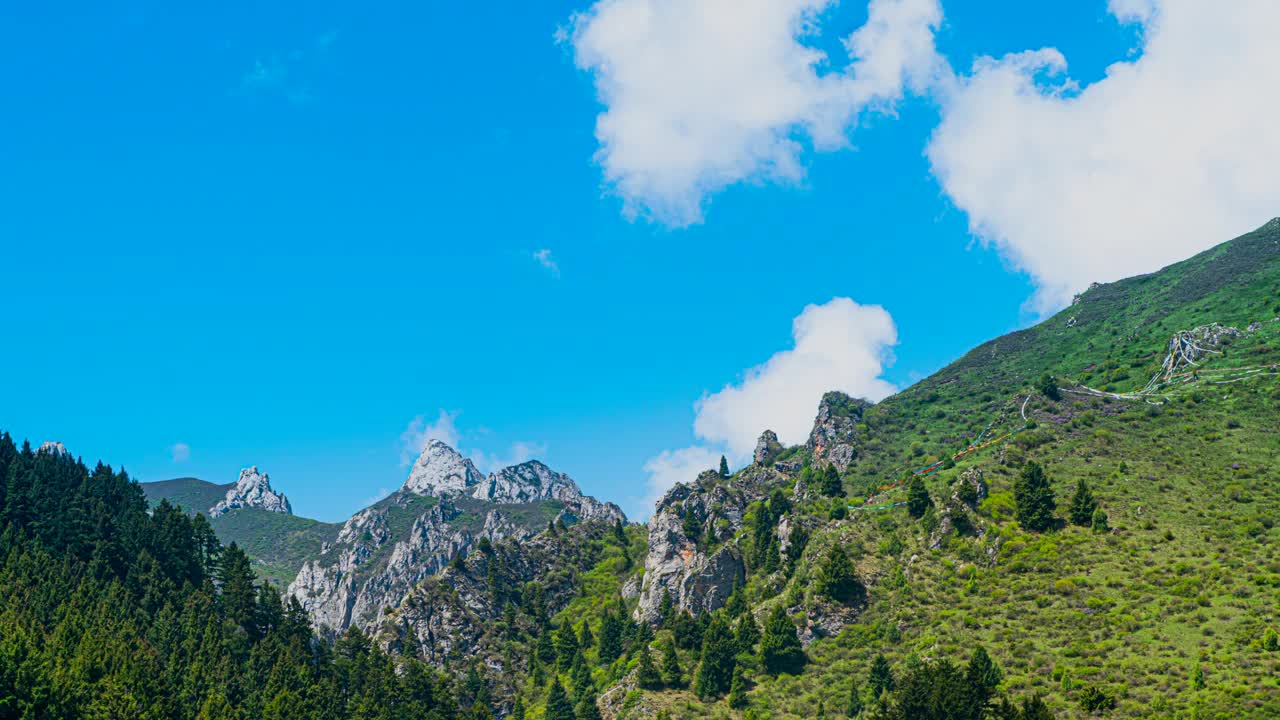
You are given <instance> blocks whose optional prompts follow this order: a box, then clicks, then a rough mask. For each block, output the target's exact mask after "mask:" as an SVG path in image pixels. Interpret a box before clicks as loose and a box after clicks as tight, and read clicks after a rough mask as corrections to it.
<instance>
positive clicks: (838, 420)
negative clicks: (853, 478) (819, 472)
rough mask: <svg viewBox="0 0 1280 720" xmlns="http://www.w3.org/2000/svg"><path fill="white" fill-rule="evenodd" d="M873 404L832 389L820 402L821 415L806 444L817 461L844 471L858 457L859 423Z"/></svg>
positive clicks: (814, 423)
mask: <svg viewBox="0 0 1280 720" xmlns="http://www.w3.org/2000/svg"><path fill="white" fill-rule="evenodd" d="M869 407H871V403H869V402H867V401H866V400H863V399H862V398H851V397H849V396H848V395H845V394H844V393H842V392H836V391H832V392H829V393H826V394H824V395H823V396H822V401H821V402H820V403H818V417H817V418H816V419H815V420H814V422H813V431H812V432H811V433H809V442H808V443H807V447H808V448H809V449H810V450H812V451H813V458H814V460H815V461H817V462H822V463H832V464H834V465H835V466H836V468H837V469H839V470H840V471H841V472H844V471H845V470H846V469H847V468H848V467H849V463H850V462H852V461H853V460H854V458H856V457H857V456H858V444H859V442H858V440H859V438H858V423H860V422H862V413H863V411H865V410H866V409H867V408H869Z"/></svg>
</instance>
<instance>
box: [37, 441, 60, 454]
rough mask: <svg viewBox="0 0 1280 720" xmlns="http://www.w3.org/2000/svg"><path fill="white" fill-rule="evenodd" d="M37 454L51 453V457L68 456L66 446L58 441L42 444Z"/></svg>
mask: <svg viewBox="0 0 1280 720" xmlns="http://www.w3.org/2000/svg"><path fill="white" fill-rule="evenodd" d="M36 453H37V454H38V453H49V454H50V455H66V454H67V448H66V446H65V445H63V444H62V443H60V442H58V441H56V440H45V441H44V442H43V443H40V449H38V450H36Z"/></svg>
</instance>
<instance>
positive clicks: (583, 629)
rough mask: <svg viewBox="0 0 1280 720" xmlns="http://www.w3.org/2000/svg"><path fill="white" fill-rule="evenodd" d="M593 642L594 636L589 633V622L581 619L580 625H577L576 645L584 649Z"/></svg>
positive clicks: (594, 640) (594, 641)
mask: <svg viewBox="0 0 1280 720" xmlns="http://www.w3.org/2000/svg"><path fill="white" fill-rule="evenodd" d="M595 644H596V639H595V636H593V635H592V634H591V623H589V622H587V621H586V620H583V621H582V625H580V626H579V627H578V647H580V648H582V649H583V650H586V649H587V648H589V647H591V646H592V645H595Z"/></svg>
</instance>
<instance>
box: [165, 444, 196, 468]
mask: <svg viewBox="0 0 1280 720" xmlns="http://www.w3.org/2000/svg"><path fill="white" fill-rule="evenodd" d="M169 451H170V452H171V453H172V454H173V461H174V462H175V463H184V462H186V461H188V460H190V459H191V446H190V445H188V444H186V443H184V442H179V443H174V444H173V447H171V448H169Z"/></svg>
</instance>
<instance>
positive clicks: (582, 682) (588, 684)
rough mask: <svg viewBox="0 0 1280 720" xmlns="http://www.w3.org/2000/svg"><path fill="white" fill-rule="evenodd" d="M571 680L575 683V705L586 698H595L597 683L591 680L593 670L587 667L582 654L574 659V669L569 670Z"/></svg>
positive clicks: (578, 654)
mask: <svg viewBox="0 0 1280 720" xmlns="http://www.w3.org/2000/svg"><path fill="white" fill-rule="evenodd" d="M569 678H570V680H571V681H572V682H573V701H574V703H575V704H576V703H577V702H578V701H579V700H581V699H582V698H584V697H587V696H591V697H595V694H596V686H595V681H593V680H592V679H591V670H590V669H589V668H588V667H587V663H586V661H585V660H584V659H583V658H582V653H581V652H579V653H577V655H576V656H575V657H574V660H573V666H572V669H570V670H569Z"/></svg>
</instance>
